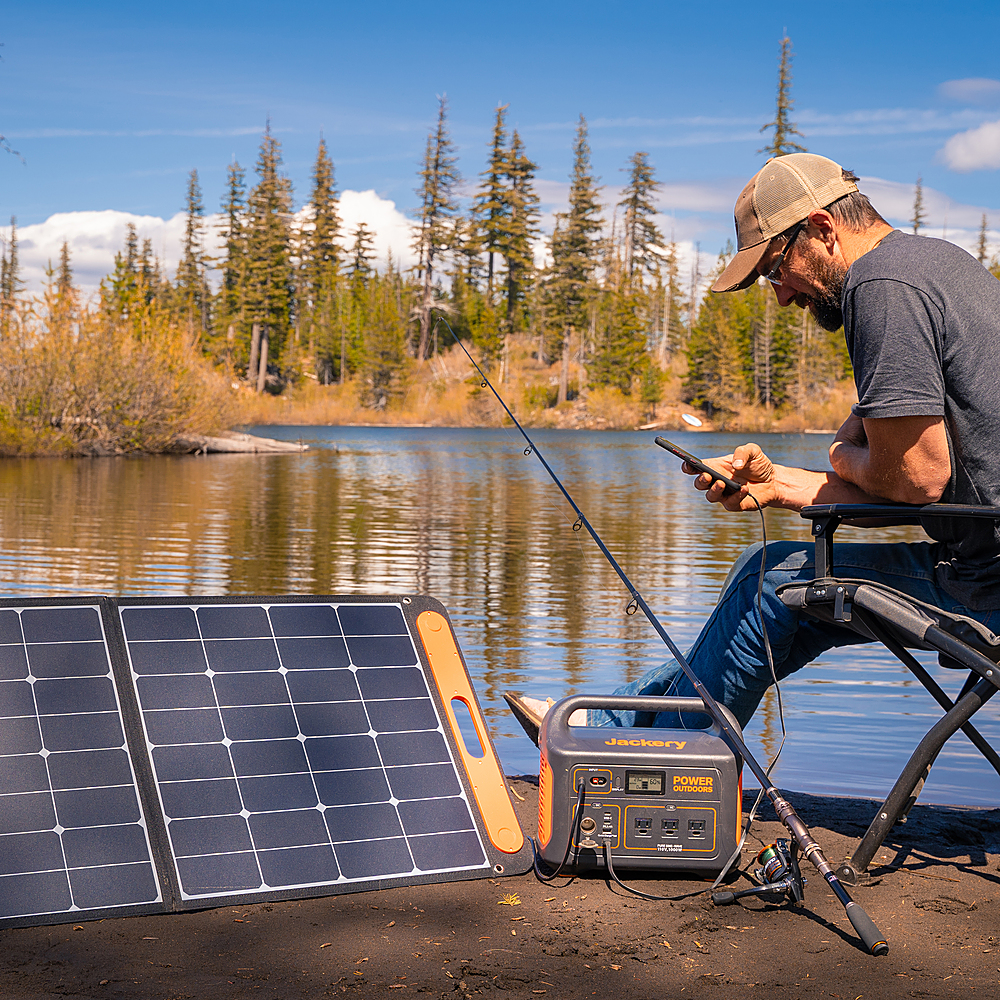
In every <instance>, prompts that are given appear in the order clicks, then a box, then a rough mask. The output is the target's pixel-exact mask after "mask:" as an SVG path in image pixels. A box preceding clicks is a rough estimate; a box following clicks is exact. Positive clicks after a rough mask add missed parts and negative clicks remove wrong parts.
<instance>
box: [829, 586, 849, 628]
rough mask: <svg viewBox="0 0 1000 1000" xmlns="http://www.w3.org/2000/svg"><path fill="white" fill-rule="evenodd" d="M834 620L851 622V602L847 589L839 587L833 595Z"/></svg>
mask: <svg viewBox="0 0 1000 1000" xmlns="http://www.w3.org/2000/svg"><path fill="white" fill-rule="evenodd" d="M833 620H834V621H837V622H849V621H850V620H851V600H850V597H849V595H848V593H847V588H846V587H837V589H836V590H835V591H834V594H833Z"/></svg>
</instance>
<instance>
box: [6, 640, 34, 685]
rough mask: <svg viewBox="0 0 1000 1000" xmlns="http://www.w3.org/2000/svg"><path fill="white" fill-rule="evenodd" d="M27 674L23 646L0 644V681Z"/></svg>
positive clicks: (26, 659)
mask: <svg viewBox="0 0 1000 1000" xmlns="http://www.w3.org/2000/svg"><path fill="white" fill-rule="evenodd" d="M27 676H28V658H27V657H26V656H25V655H24V647H23V646H0V681H10V680H19V679H21V678H22V677H27Z"/></svg>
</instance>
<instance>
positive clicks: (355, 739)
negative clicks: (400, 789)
mask: <svg viewBox="0 0 1000 1000" xmlns="http://www.w3.org/2000/svg"><path fill="white" fill-rule="evenodd" d="M305 748H306V755H307V756H308V758H309V763H310V764H311V765H312V769H313V771H316V772H319V771H336V770H339V769H346V770H351V771H356V770H359V769H360V768H365V767H380V766H381V761H380V760H379V755H378V749H377V748H376V746H375V741H374V740H373V739H372V738H371V737H370V736H334V737H329V738H326V739H312V740H306V742H305ZM386 797H387V798H388V796H386Z"/></svg>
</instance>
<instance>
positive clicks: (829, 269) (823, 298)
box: [796, 253, 847, 333]
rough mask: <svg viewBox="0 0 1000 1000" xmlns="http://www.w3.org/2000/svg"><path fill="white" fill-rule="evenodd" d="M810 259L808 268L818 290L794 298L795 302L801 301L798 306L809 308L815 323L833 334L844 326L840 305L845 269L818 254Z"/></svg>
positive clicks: (845, 274)
mask: <svg viewBox="0 0 1000 1000" xmlns="http://www.w3.org/2000/svg"><path fill="white" fill-rule="evenodd" d="M810 257H811V259H810V261H809V267H810V271H811V272H812V277H813V279H814V281H815V283H816V285H817V286H818V290H817V291H815V292H813V293H812V294H810V295H805V294H803V295H800V296H796V300H797V301H798V300H801V301H798V304H799V305H801V306H802V308H803V309H805V308H807V307H808V308H809V310H810V312H812V314H813V316H814V317H815V319H816V322H817V323H819V325H820V326H821V327H823V329H824V330H829V331H830V332H831V333H833V332H835V331H836V330H839V329H840V328H841V327H842V326H843V325H844V313H843V310H842V309H841V306H840V303H841V299H842V297H843V293H844V280H845V278H846V277H847V268H846V267H845V268H840V267H838V266H837V264H835V263H834V262H833V261H832V260H830V258H829V257H826V256H822V255H820V254H818V253H817V254H814V255H810Z"/></svg>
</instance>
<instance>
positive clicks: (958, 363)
mask: <svg viewBox="0 0 1000 1000" xmlns="http://www.w3.org/2000/svg"><path fill="white" fill-rule="evenodd" d="M856 182H857V177H856V176H855V175H854V174H852V173H850V172H848V171H845V170H843V169H842V168H841V167H840V166H838V165H837V164H836V163H834V162H833V161H832V160H828V159H826V158H825V157H822V156H816V155H814V154H811V153H793V154H790V155H788V156H782V157H776V158H774V159H772V160H769V161H768V163H766V164H765V166H764V167H763V169H762V170H761V171H760V172H759V173H758V174H757V175H756V176H755V177H754V178H753V179H752V180H751V181H750V182H749V183H748V184H747V186H746V187H745V188H744V189H743V191H742V193H741V194H740V196H739V198H738V199H737V202H736V210H735V214H736V232H737V238H738V244H739V251H738V253H737V254H736V256H735V257H734V258H733V259H732V261H730V263H729V266H728V267H726V269H725V270H724V271H723V273H722V275H721V276H720V277H719V279H718V281H717V282H716V283H715V285H714V286H713V288H712V291H713V292H731V291H735V290H737V289H741V288H747V287H749V286H750V285H751V284H753V282H755V281H757V280H759V279H760V278H761V277H763V278H766V279H767V280H768V281H770V282H771V284H772V285H773V288H774V293H775V295H776V296H777V299H778V302H779V304H780V305H781V306H790V305H793V304H794V305H796V306H798V307H799V308H806V309H809V311H810V312H811V313H812V314H813V315H814V316H815V317H816V320H817V322H819V323H820V324H821V325H822V326H823V327H824V328H826V329H828V330H836V329H838V328H839V327H840V326H841V324H843V326H844V333H845V336H846V339H847V348H848V351H849V353H850V356H851V361H852V364H853V366H854V378H855V382H856V384H857V389H858V403H857V404H856V405H855V406H854V407H853V412H852V413H851V415H850V416H849V417H848V418H847V420H846V421H845V422H844V424H843V426H842V427H841V428H840V430H839V431H838V432H837V435H836V438H835V439H834V442H833V444H832V445H831V447H830V464H831V467H832V470H831V471H811V470H807V469H797V468H789V467H786V466H780V465H776V464H774V463H773V462H772V461H771V460H770V459H769V458H768V457H767V456H766V455H765V454H764V453H763V452H762V451H761V449H760V448H759V447H758V446H757V445H756V444H746V445H742V446H740V447H739V448H736V449H735V451H734V452H733V454H731V455H726V456H724V457H722V458H719V459H715V460H713V461H712V463H711V464H712V465H713V467H715V468H717V469H718V470H719V471H720V472H723V473H725V474H726V475H727V476H729V477H731V478H733V479H736V480H737V481H739V482H742V483H745V484H746V485H745V486H744V488H743V490H742V491H741V492H740V493H739V494H729V495H728V496H727V495H724V494H723V489H724V487H723V486H722V484H721V483H719V482H718V481H716V482H714V483H712V482H711V481H710V479H709V477H708V476H707V475H704V474H699V473H697V471H696V470H694V469H692V468H690V467H689V466H687V465H685V466H684V471H685V472H687V473H689V474H691V475H694V476H696V477H697V478H696V479H695V480H694V485H695V486H696V487H697V488H698V489H699V490H702V491H703V492H704V493H705V497H706V499H707V500H709V501H710V502H712V503H718V504H720V505H721V506H722V507H724V508H725V509H726V510H730V511H737V510H744V511H745V510H754V509H756V508H755V504H754V500H753V499H751V497H754V498H756V500H757V501H758V502H759V503H760V504H761V506H770V507H784V508H787V509H791V510H801V509H802V508H803V507H805V506H807V505H809V504H815V503H845V502H866V503H870V502H879V501H881V502H885V501H886V500H888V501H893V502H898V503H919V504H923V503H934V502H937V501H942V502H949V503H966V504H985V505H993V506H1000V281H997V279H996V278H994V277H993V276H992V275H991V274H990V273H989V272H988V271H987V270H986V269H985V268H984V267H982V266H981V265H980V264H979V263H978V262H977V261H976V260H975V259H974V258H972V257H971V256H969V254H967V253H966V252H965V251H963V250H961V249H959V248H958V247H956V246H954V245H952V244H950V243H946V242H944V241H942V240H935V239H929V238H927V237H921V236H911V235H908V234H904V233H901V232H899V231H897V230H894V229H893V228H892V227H891V226H890V225H889V224H888V223H887V222H886V221H885V220H884V219H883V218H882V217H881V216H880V215H879V214H878V213H877V212H876V211H875V209H874V208H873V207H872V206H871V203H870V202H869V201H868V199H867V198H866V197H865V196H864V195H862V194H861V193H860V192H859V191H858V187H857V183H856ZM924 527H925V530H926V531H927V532H928V534H929V535H930V536H931V538H932V539H933V541H929V542H913V543H895V544H893V543H878V542H869V543H863V544H847V543H840V542H838V544H837V548H836V560H837V563H836V565H837V571H838V573H840V574H841V575H843V576H849V577H853V578H864V579H867V580H872V581H876V582H881V583H885V584H887V585H888V586H891V587H893V588H895V589H896V590H899V591H902V592H905V593H907V594H909V595H911V596H912V597H915V598H917V599H919V600H921V601H925V602H927V603H930V604H934V605H937V606H939V607H941V608H944V609H945V610H948V611H952V612H955V613H958V614H964V615H970V616H972V617H974V618H976V619H978V620H979V621H981V622H982V623H983V624H985V625H986V626H987V627H988V628H991V629H993V630H994V631H997V632H1000V526H998V525H997V524H995V523H994V522H992V521H980V522H976V523H974V524H970V523H969V522H960V521H951V522H948V521H943V520H941V521H935V520H931V519H928V520H927V523H926V524H925V525H924ZM760 553H761V549H760V546H754V547H752V548H750V549H748V550H747V551H746V552H744V553H743V555H742V556H741V557H740V559H739V560H738V561H737V562H736V564H735V565H734V567H733V568H732V570H731V571H730V574H729V577H728V578H727V580H726V583H725V585H724V587H723V591H722V595H721V597H720V599H719V603H718V605H717V606H716V608H715V611H714V612H713V613H712V615H711V617H710V618H709V620H708V622H707V623H706V625H705V627H704V628H703V630H702V632H701V634H700V636H699V637H698V639H697V640H696V642H695V644H694V646H693V647H692V648H691V650H690V652H689V654H688V659H689V662H690V663H691V666H692V667H693V668H694V671H695V673H696V674H697V675H698V677H699V678H700V679H701V680H702V682H703V683H704V684H705V685H706V687H708V689H709V690H710V691H711V692H712V694H713V695H714V696H715V697H716V698H717V699H718V700H720V701H722V702H723V703H724V704H725V705H727V706H728V707H729V708H730V709H731V710H732V711H733V712H734V714H735V715H736V717H737V719H739V721H740V724H741V725H746V723H747V722H748V721H749V719H750V717H751V716H752V715H753V712H754V710H755V709H756V707H757V704H758V703H759V701H760V699H761V697H762V695H763V693H764V691H765V690H766V689H767V687H768V686H769V685H770V684H771V683H772V678H771V671H770V667H769V666H768V663H767V656H766V650H765V646H764V639H763V633H762V630H761V625H760V615H759V613H758V610H757V606H756V595H757V583H758V574H759V569H760ZM812 556H813V547H812V543H801V542H778V543H772V544H770V545H768V547H767V565H766V572H765V579H764V587H763V593H762V607H763V613H764V618H765V621H766V625H767V634H768V637H769V639H770V644H771V648H772V650H773V656H774V664H775V671H776V674H777V677H778V679H779V680H780V679H781V678H782V677H785V676H787V675H788V674H790V673H791V672H792V671H794V670H797V669H799V668H800V667H802V666H804V665H805V664H806V663H808V662H809V661H811V660H813V659H814V658H815V657H816V656H818V655H819V654H821V653H822V652H823V651H824V650H826V649H829V648H831V647H833V646H840V645H846V644H848V643H853V642H863V641H864V639H862V637H860V636H859V635H857V634H856V633H854V632H851V631H849V630H846V629H843V628H840V627H837V626H834V625H827V624H823V623H819V622H815V621H812V620H811V619H807V618H802V619H801V620H800V618H799V615H798V614H797V612H795V611H794V610H792V609H790V608H786V607H785V606H784V605H783V604H782V602H781V601H780V599H779V598H778V597H777V596H776V594H775V591H776V590H777V588H778V587H779V586H781V585H782V584H784V583H787V582H790V581H792V580H810V579H812V578H813V576H814V573H813V567H812ZM616 693H618V694H643V695H660V694H676V695H680V696H691V695H693V694H694V690H693V688H692V686H691V684H690V682H689V681H688V680H687V678H686V677H685V676H684V675H683V674H682V673H680V670H679V668H678V666H677V664H676V663H675V662H674V661H670V662H668V663H666V664H664V665H663V666H661V667H659V668H656V669H655V670H652V671H650V672H649V673H648V674H647V675H646V676H645V677H643V678H642V679H641V680H639V681H637V682H635V683H633V684H629V685H626V686H625V687H622V688H620V689H619V690H618V692H616ZM589 723H590V724H591V725H625V726H628V725H640V726H643V725H655V726H667V727H670V726H674V725H676V724H677V719H676V716H675V715H673V714H672V713H661V714H660V715H658V716H655V717H652V716H650V715H648V714H645V713H639V714H638V715H637V714H635V713H627V712H616V713H612V712H593V711H592V712H590V713H589Z"/></svg>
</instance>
